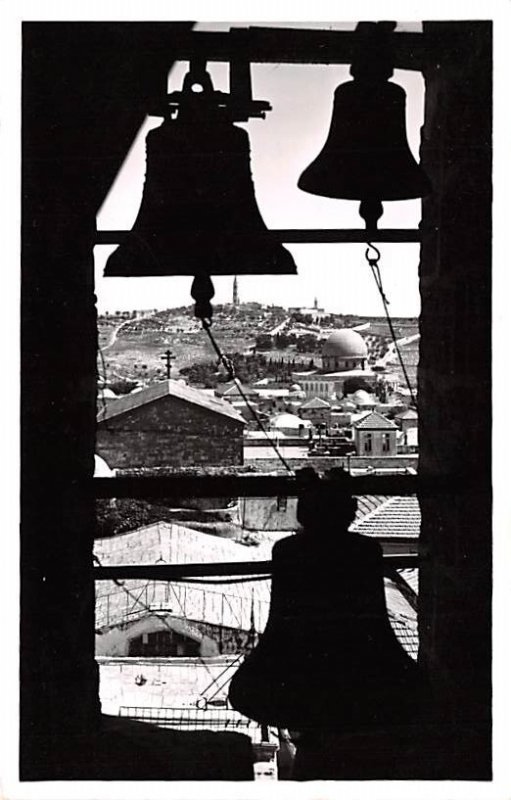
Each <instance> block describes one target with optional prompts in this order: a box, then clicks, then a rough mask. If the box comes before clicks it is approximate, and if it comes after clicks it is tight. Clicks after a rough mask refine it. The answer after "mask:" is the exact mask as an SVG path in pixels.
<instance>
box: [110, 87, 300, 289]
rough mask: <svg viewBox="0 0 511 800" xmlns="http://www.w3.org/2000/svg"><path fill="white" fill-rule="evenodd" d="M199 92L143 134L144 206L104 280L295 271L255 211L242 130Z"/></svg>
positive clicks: (205, 90)
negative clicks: (170, 116)
mask: <svg viewBox="0 0 511 800" xmlns="http://www.w3.org/2000/svg"><path fill="white" fill-rule="evenodd" d="M206 75H207V73H206ZM208 77H209V76H208ZM195 83H196V81H195ZM201 88H202V92H199V93H194V91H192V87H191V86H188V87H186V84H185V87H184V91H183V97H184V99H185V101H186V102H183V105H182V106H181V107H180V108H179V110H178V115H177V119H171V118H168V119H166V120H165V121H164V122H163V124H162V125H161V126H160V127H159V128H156V129H154V130H153V131H151V132H150V133H149V134H148V136H147V139H146V176H145V184H144V192H143V197H142V203H141V205H140V209H139V212H138V216H137V219H136V221H135V224H134V227H133V229H132V232H131V234H130V235H129V237H128V238H127V239H126V241H125V242H123V243H122V244H121V245H120V247H119V248H118V249H117V250H116V251H115V252H114V253H113V254H112V255H111V256H110V258H109V259H108V261H107V264H106V268H105V273H104V274H105V276H110V277H111V276H113V277H117V276H150V275H229V274H234V273H236V274H237V275H242V274H267V273H270V274H295V273H296V266H295V264H294V261H293V258H292V256H291V255H290V253H289V252H288V251H287V250H286V249H285V248H284V247H282V245H281V244H280V243H279V242H277V241H275V239H274V238H273V237H272V236H271V234H270V233H269V232H268V230H267V228H266V226H265V223H264V221H263V219H262V217H261V214H260V211H259V208H258V207H257V202H256V198H255V191H254V185H253V182H252V175H251V170H250V147H249V139H248V135H247V133H246V131H244V130H242V129H241V128H238V127H236V126H235V125H234V124H233V123H232V121H231V120H230V119H229V117H228V115H227V114H226V113H225V109H222V108H219V107H218V103H217V104H216V105H215V101H214V96H216V95H219V96H221V94H220V93H217V92H213V90H212V87H211V85H209V84H207V83H205V84H204V85H203V86H202V87H201ZM195 89H196V87H195Z"/></svg>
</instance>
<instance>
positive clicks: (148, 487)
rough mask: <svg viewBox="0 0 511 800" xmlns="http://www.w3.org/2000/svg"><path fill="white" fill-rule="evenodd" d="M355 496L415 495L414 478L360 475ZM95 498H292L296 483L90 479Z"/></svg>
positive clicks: (445, 485)
mask: <svg viewBox="0 0 511 800" xmlns="http://www.w3.org/2000/svg"><path fill="white" fill-rule="evenodd" d="M420 485H421V489H422V490H423V491H428V490H429V491H430V492H433V493H437V492H444V493H445V492H446V491H448V490H449V487H450V484H449V482H448V481H446V480H445V478H444V479H443V480H438V481H435V482H434V483H433V484H430V483H427V484H426V483H425V482H424V481H422V482H421V484H420ZM352 487H353V488H352V491H353V494H355V495H368V494H369V495H371V494H373V495H374V494H376V495H409V494H417V491H418V489H419V479H418V476H417V475H363V476H360V477H355V478H353V484H352ZM92 491H93V493H94V495H95V496H96V497H293V496H296V495H297V493H298V483H297V480H296V478H295V477H294V476H288V475H168V476H161V477H140V478H139V477H119V478H93V480H92Z"/></svg>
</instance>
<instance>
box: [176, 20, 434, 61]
mask: <svg viewBox="0 0 511 800" xmlns="http://www.w3.org/2000/svg"><path fill="white" fill-rule="evenodd" d="M325 25H326V23H325ZM389 42H390V45H391V47H392V49H393V55H394V59H393V61H394V67H395V69H410V70H422V68H423V63H424V59H425V58H427V57H428V48H427V45H428V42H427V40H426V39H425V37H424V34H422V33H408V32H402V33H392V34H390V35H389ZM365 43H366V37H365V36H364V35H363V34H361V33H360V32H358V31H355V30H353V31H349V30H348V31H339V30H335V31H334V30H328V29H326V27H325V29H323V30H321V29H320V30H318V29H314V30H307V29H304V28H286V27H282V28H265V27H262V26H261V27H259V26H257V27H248V28H236V27H233V28H231V29H230V30H229V31H217V32H213V31H193V32H186V31H184V32H181V31H177V32H175V33H173V34H172V36H169V40H168V51H169V54H171V56H172V59H173V60H175V61H188V60H189V59H190V58H192V57H195V58H202V59H206V61H230V60H231V59H233V58H237V57H238V58H239V56H240V54H242V55H243V57H244V58H245V59H247V60H248V61H250V62H251V63H253V64H265V63H267V64H350V63H351V62H352V60H353V56H354V55H355V53H356V51H357V49H358V48H359V47H360V46H364V45H365Z"/></svg>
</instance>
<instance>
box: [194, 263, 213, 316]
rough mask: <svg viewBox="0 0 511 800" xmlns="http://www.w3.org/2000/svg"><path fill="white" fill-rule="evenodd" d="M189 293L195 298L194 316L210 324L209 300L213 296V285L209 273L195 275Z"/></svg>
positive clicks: (211, 310) (210, 309)
mask: <svg viewBox="0 0 511 800" xmlns="http://www.w3.org/2000/svg"><path fill="white" fill-rule="evenodd" d="M191 295H192V297H193V299H194V300H195V310H194V314H195V316H196V317H197V318H198V319H200V320H202V321H205V320H207V321H208V322H209V323H210V324H211V320H212V318H213V307H212V305H211V300H212V299H213V297H214V296H215V287H214V286H213V281H212V280H211V277H210V276H209V275H205V274H203V275H196V276H195V277H194V279H193V282H192V289H191Z"/></svg>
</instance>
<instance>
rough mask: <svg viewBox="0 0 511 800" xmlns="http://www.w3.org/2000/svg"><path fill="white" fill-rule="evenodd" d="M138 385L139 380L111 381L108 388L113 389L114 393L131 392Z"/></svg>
mask: <svg viewBox="0 0 511 800" xmlns="http://www.w3.org/2000/svg"><path fill="white" fill-rule="evenodd" d="M137 386H138V383H137V381H123V380H119V381H110V382H109V383H108V384H107V388H108V389H111V390H112V392H114V394H129V393H130V392H132V391H133V389H136V388H137Z"/></svg>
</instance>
